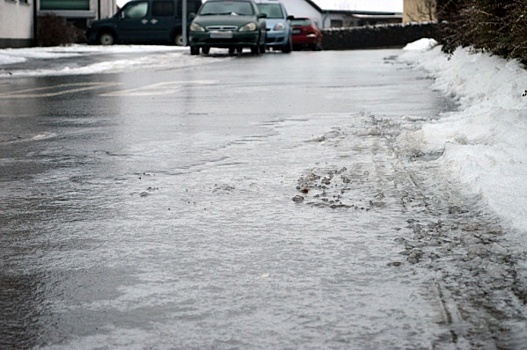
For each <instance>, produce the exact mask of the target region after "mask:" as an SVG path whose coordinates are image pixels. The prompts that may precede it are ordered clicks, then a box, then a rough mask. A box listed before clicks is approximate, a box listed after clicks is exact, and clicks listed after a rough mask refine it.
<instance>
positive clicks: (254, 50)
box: [251, 45, 260, 55]
mask: <svg viewBox="0 0 527 350" xmlns="http://www.w3.org/2000/svg"><path fill="white" fill-rule="evenodd" d="M251 54H253V55H259V54H260V45H256V46H251Z"/></svg>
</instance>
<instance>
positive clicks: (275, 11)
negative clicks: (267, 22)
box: [258, 4, 286, 18]
mask: <svg viewBox="0 0 527 350" xmlns="http://www.w3.org/2000/svg"><path fill="white" fill-rule="evenodd" d="M258 9H259V10H260V12H261V13H265V14H266V15H267V18H285V17H286V16H285V14H284V11H282V6H280V4H258Z"/></svg>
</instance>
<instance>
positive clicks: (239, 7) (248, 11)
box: [199, 1, 254, 16]
mask: <svg viewBox="0 0 527 350" xmlns="http://www.w3.org/2000/svg"><path fill="white" fill-rule="evenodd" d="M199 14H200V15H201V16H212V15H241V16H251V15H254V11H253V8H252V6H251V3H250V2H247V1H210V2H205V3H204V4H203V7H202V8H201V10H200V12H199Z"/></svg>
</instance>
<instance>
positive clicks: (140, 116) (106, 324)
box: [0, 50, 527, 349]
mask: <svg viewBox="0 0 527 350" xmlns="http://www.w3.org/2000/svg"><path fill="white" fill-rule="evenodd" d="M401 52H402V51H399V50H376V51H349V52H330V51H328V52H294V53H292V54H291V55H284V54H272V53H271V54H266V55H263V56H262V57H252V56H250V55H241V56H236V57H227V56H225V55H223V54H221V53H219V54H214V55H211V56H208V57H204V56H200V57H190V55H188V54H187V53H186V52H185V53H181V52H175V53H173V52H168V53H167V52H158V53H155V52H148V53H144V54H142V55H138V54H135V56H134V55H133V54H132V55H129V56H127V57H126V60H124V58H125V57H124V56H123V55H122V54H120V55H116V56H115V55H114V56H112V55H110V54H106V55H104V54H102V56H101V54H97V55H86V56H82V57H77V56H73V57H66V58H63V59H61V60H60V61H57V62H53V63H52V64H51V63H49V62H45V61H38V60H37V61H29V62H25V63H24V64H18V65H17V64H14V65H12V66H9V67H5V70H4V73H5V72H8V71H9V74H5V76H4V77H3V78H2V79H0V183H1V184H0V221H1V225H0V262H1V265H0V266H1V268H0V310H2V311H1V312H0V334H1V336H0V347H1V348H2V349H10V348H12V349H22V348H34V349H521V348H522V347H523V346H525V344H526V342H527V336H526V334H527V332H526V322H525V320H526V313H527V312H526V309H525V301H526V298H527V297H526V295H527V289H526V277H527V275H526V272H525V271H526V266H525V264H524V263H523V261H525V260H524V259H525V257H524V256H523V255H521V254H522V253H519V252H518V251H517V250H515V249H514V247H513V246H512V244H511V243H510V242H509V241H508V240H507V235H506V233H507V230H508V227H507V225H505V224H504V223H502V222H501V221H500V219H499V218H498V217H496V216H495V215H494V214H493V212H492V211H491V210H490V209H489V208H487V207H486V206H485V204H484V203H483V202H482V201H481V200H480V198H479V197H478V196H473V197H472V196H467V195H466V193H465V192H464V191H462V185H461V184H460V183H459V181H458V180H457V179H456V178H455V177H450V178H449V177H448V176H445V175H448V174H445V172H446V171H448V170H446V169H443V168H441V167H440V166H439V165H438V163H437V162H434V161H435V160H436V159H438V158H439V157H440V156H441V154H440V153H432V154H424V153H422V152H416V151H415V150H412V149H409V148H407V147H405V146H404V144H403V143H400V142H399V136H400V135H401V134H403V133H406V132H408V131H412V130H418V129H419V128H420V126H421V125H422V124H423V123H430V122H433V121H434V120H439V119H440V118H442V113H443V112H448V111H451V110H454V109H455V108H456V105H455V104H454V103H453V102H452V101H451V100H449V98H448V97H445V96H442V95H440V94H439V93H438V92H434V91H432V90H431V89H430V88H429V87H430V85H431V83H432V79H431V78H430V77H428V76H427V73H426V72H424V71H419V70H414V69H411V67H408V66H407V65H406V64H403V63H401V62H399V61H398V60H397V56H398V55H399V54H400V53H401ZM134 58H135V59H137V60H139V61H140V62H143V63H141V64H132V63H131V62H132V61H133V60H134ZM117 60H118V61H119V63H118V64H116V66H115V67H118V72H117V73H112V71H111V70H106V71H105V72H104V73H98V74H95V73H94V72H93V71H90V69H91V68H93V67H94V65H97V67H100V66H101V65H105V66H106V67H108V66H111V64H112V62H115V61H117ZM127 60H131V61H127ZM136 62H137V61H136ZM92 63H93V65H92ZM128 63H129V64H130V69H126V67H127V64H128ZM43 64H45V65H47V66H46V67H45V72H46V74H44V75H43V76H42V74H31V72H38V67H40V65H43ZM57 65H59V66H58V68H57ZM115 69H116V70H117V68H115ZM50 72H51V73H50ZM445 178H448V179H449V180H448V181H445ZM463 193H465V194H463Z"/></svg>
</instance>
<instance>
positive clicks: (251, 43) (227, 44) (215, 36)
mask: <svg viewBox="0 0 527 350" xmlns="http://www.w3.org/2000/svg"><path fill="white" fill-rule="evenodd" d="M265 17H266V15H265V14H263V13H260V12H259V10H258V7H257V6H256V3H255V2H254V1H253V0H208V1H206V2H204V3H203V5H202V6H201V7H200V9H199V11H198V14H197V15H196V17H195V18H194V19H193V20H192V23H191V24H190V31H189V46H190V54H191V55H199V52H200V49H201V52H203V53H204V54H208V53H209V50H210V48H211V47H217V48H226V49H229V53H230V54H233V53H234V52H235V51H237V52H241V51H242V50H243V48H250V49H251V53H252V54H253V55H258V54H260V53H264V52H265V42H266V23H265Z"/></svg>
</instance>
